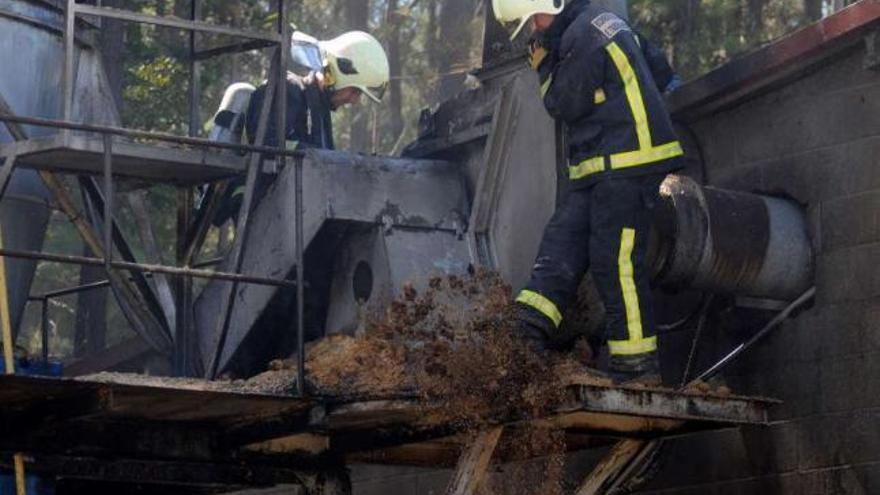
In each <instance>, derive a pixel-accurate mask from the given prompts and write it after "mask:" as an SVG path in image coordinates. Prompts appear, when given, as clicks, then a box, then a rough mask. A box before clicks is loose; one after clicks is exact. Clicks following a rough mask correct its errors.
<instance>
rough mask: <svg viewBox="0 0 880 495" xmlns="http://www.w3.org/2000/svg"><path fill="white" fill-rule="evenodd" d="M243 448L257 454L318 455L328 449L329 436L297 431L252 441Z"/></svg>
mask: <svg viewBox="0 0 880 495" xmlns="http://www.w3.org/2000/svg"><path fill="white" fill-rule="evenodd" d="M244 450H247V451H251V452H256V453H258V454H270V455H271V454H308V455H318V454H322V453H324V452H326V451H328V450H330V437H327V436H325V435H315V434H312V433H299V434H296V435H289V436H286V437H283V438H275V439H272V440H267V441H265V442H258V443H252V444H250V445H247V446H245V447H244Z"/></svg>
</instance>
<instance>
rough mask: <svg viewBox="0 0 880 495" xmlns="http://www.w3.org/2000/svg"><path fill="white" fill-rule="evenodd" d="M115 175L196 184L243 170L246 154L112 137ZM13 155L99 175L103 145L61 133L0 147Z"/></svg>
mask: <svg viewBox="0 0 880 495" xmlns="http://www.w3.org/2000/svg"><path fill="white" fill-rule="evenodd" d="M112 151H113V174H114V175H117V176H120V177H125V178H129V179H138V180H143V181H149V182H163V183H173V184H179V185H196V184H202V183H205V182H210V181H214V180H218V179H223V178H228V177H232V176H234V175H237V174H241V173H244V171H245V161H244V160H245V158H244V157H241V156H238V155H236V154H235V153H234V152H229V151H222V152H221V151H217V150H207V149H202V150H199V149H194V148H189V147H186V146H179V145H171V144H163V145H157V144H143V143H138V142H133V141H131V140H127V139H122V138H116V139H114V141H113V150H112ZM10 154H15V155H17V156H18V164H17V166H20V167H25V168H34V169H38V170H51V171H65V172H71V173H78V174H95V175H98V174H101V173H102V171H103V166H104V145H103V141H102V139H101V138H100V137H89V136H85V135H81V134H80V135H77V134H72V133H65V132H60V133H58V134H56V135H53V136H47V137H39V138H32V139H27V140H25V141H18V142H15V143H10V144H4V145H0V156H4V155H10Z"/></svg>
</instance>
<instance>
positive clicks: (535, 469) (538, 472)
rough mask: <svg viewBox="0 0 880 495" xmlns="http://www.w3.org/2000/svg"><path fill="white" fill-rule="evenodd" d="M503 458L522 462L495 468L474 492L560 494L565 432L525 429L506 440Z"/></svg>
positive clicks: (562, 491) (562, 490)
mask: <svg viewBox="0 0 880 495" xmlns="http://www.w3.org/2000/svg"><path fill="white" fill-rule="evenodd" d="M505 445H506V446H507V452H505V455H506V456H508V457H510V458H514V459H526V460H524V461H516V462H510V463H506V464H503V465H500V466H497V468H496V469H497V471H496V472H494V473H491V475H490V476H488V477H487V478H486V481H485V482H484V483H482V484H481V485H480V487H479V489H478V490H477V493H478V494H479V495H563V494H564V493H565V489H564V486H563V480H564V477H565V454H566V446H565V433H564V432H563V431H561V430H547V429H543V428H533V427H525V428H520V429H517V430H515V431H514V432H513V434H512V435H510V436H509V437H508V438H507V439H506V441H505Z"/></svg>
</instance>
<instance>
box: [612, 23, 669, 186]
mask: <svg viewBox="0 0 880 495" xmlns="http://www.w3.org/2000/svg"><path fill="white" fill-rule="evenodd" d="M636 41H638V39H637V40H636ZM605 49H606V50H607V51H608V54H609V55H610V56H611V60H612V61H614V65H615V67H617V71H618V72H619V73H620V79H621V80H622V81H623V87H624V92H625V93H626V100H627V102H628V103H629V108H630V111H631V112H632V115H633V122H635V128H636V138H637V139H638V141H639V147H638V149H636V150H634V151H625V152H623V153H615V154H613V155H611V157H610V161H611V168H612V169H618V168H627V167H636V166H639V165H646V164H649V163H654V162H659V161H661V160H666V159H669V158H673V157H676V156H680V155H683V154H684V151H683V150H682V148H681V143H679V142H678V141H672V142H669V143H665V144H661V145H660V146H654V143H653V142H652V140H651V127H650V125H649V124H648V112H647V110H645V101H644V99H642V90H641V88H640V87H639V80H638V77H636V73H635V70H633V68H632V65H631V64H630V63H629V59H628V58H627V56H626V54H625V53H623V50H621V49H620V46H619V45H618V44H617V43H616V42H613V41H612V42H611V43H609V44H608V45H607V46H606V47H605Z"/></svg>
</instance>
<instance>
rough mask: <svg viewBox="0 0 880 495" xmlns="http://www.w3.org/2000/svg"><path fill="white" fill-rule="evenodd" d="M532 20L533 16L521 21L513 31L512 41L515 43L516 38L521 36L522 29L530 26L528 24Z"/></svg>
mask: <svg viewBox="0 0 880 495" xmlns="http://www.w3.org/2000/svg"><path fill="white" fill-rule="evenodd" d="M531 18H532V16H528V17H523V19H522V20H521V21H519V25H518V26H517V27H516V29H515V30H514V31H513V34H511V35H510V41H513V40H515V39H516V37H517V36H518V35H519V32H520V31H522V28H524V27H526V24H528V22H529V20H530V19H531Z"/></svg>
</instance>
